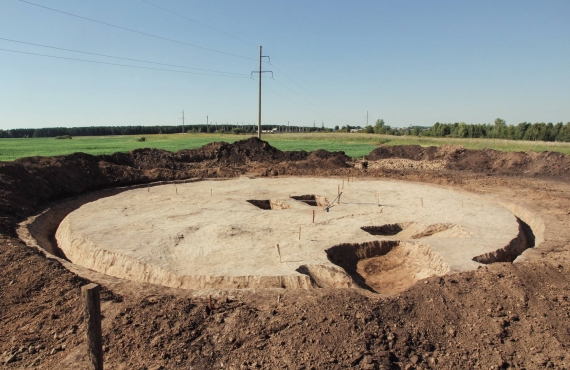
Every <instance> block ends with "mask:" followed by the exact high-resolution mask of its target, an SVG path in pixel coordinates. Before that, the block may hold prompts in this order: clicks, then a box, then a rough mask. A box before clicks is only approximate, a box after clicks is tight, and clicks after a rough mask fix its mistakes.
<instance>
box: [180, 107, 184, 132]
mask: <svg viewBox="0 0 570 370" xmlns="http://www.w3.org/2000/svg"><path fill="white" fill-rule="evenodd" d="M180 119H181V120H182V133H184V111H182V118H180Z"/></svg>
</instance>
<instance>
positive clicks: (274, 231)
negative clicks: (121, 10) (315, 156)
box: [56, 177, 530, 294]
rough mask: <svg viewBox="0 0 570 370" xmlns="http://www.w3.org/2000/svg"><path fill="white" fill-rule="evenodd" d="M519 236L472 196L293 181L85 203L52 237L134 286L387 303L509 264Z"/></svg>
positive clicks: (176, 188)
mask: <svg viewBox="0 0 570 370" xmlns="http://www.w3.org/2000/svg"><path fill="white" fill-rule="evenodd" d="M339 192H340V193H341V195H340V199H339V198H338V194H339ZM327 209H328V211H327ZM529 238H530V237H529V235H528V233H527V232H525V227H524V223H521V221H520V220H518V219H517V218H516V217H515V216H514V215H513V214H512V213H511V212H510V211H508V210H507V209H506V208H504V207H502V206H501V205H499V204H497V203H496V202H492V201H490V200H487V199H485V198H480V197H477V196H474V195H471V194H470V195H467V194H463V193H459V192H455V191H452V190H448V189H444V188H440V187H436V186H429V185H421V184H414V183H408V182H398V181H382V180H364V179H356V181H351V182H349V181H348V179H346V178H345V179H344V180H343V179H338V178H330V179H325V178H292V177H291V178H255V179H251V178H247V177H242V178H239V179H232V180H223V181H199V182H193V183H185V184H169V185H160V186H151V187H149V188H139V189H134V190H128V191H125V192H122V193H120V194H118V195H114V196H111V197H107V198H101V199H99V200H96V201H93V202H90V203H86V204H84V205H83V206H81V207H80V208H79V209H77V210H75V211H73V212H71V213H70V214H69V215H67V217H66V218H65V219H64V220H63V221H62V222H61V224H60V226H59V228H58V230H57V233H56V239H57V243H58V246H59V248H60V249H61V251H62V252H63V253H64V254H65V257H66V258H67V259H69V260H70V261H71V262H73V263H76V264H79V265H82V266H84V267H87V268H90V269H93V270H96V271H99V272H102V273H105V274H108V275H112V276H117V277H121V278H126V279H131V280H136V281H144V282H149V283H154V284H160V285H164V286H169V287H175V288H183V289H203V288H218V289H233V288H311V287H361V288H365V289H369V290H372V291H376V292H381V293H386V294H390V293H394V292H398V291H401V290H403V289H405V288H407V287H408V286H410V285H411V284H413V283H414V282H415V281H417V280H418V279H422V278H426V277H428V276H432V275H444V274H447V273H452V272H459V271H466V270H470V269H475V268H477V267H478V266H480V265H481V263H489V262H494V261H496V260H504V261H506V260H511V261H512V260H514V258H516V256H517V255H519V254H520V253H521V252H522V251H523V250H524V249H526V248H527V247H528V246H529V243H530V240H529Z"/></svg>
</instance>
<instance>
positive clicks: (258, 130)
mask: <svg viewBox="0 0 570 370" xmlns="http://www.w3.org/2000/svg"><path fill="white" fill-rule="evenodd" d="M262 49H263V46H260V47H259V71H254V72H251V73H259V102H258V103H259V104H258V112H257V137H258V138H259V139H261V74H262V73H265V72H269V73H271V76H273V72H271V71H262V70H261V59H262V58H269V57H268V56H267V55H263V52H262Z"/></svg>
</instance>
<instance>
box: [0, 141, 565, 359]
mask: <svg viewBox="0 0 570 370" xmlns="http://www.w3.org/2000/svg"><path fill="white" fill-rule="evenodd" d="M385 150H388V151H392V152H391V154H390V153H388V154H387V152H385ZM378 151H379V152H380V153H378ZM432 151H435V154H429V153H431V152H432ZM439 152H445V153H446V154H437V153H439ZM375 153H376V154H375ZM401 153H404V154H401ZM413 153H417V154H413ZM418 153H419V154H418ZM426 153H428V154H426ZM390 158H391V159H394V158H400V159H408V160H411V161H424V162H425V161H434V160H445V161H446V164H445V170H418V169H415V168H417V167H415V168H411V169H401V170H397V169H383V168H382V167H377V168H368V167H367V166H362V165H360V166H355V163H353V162H351V161H350V160H349V159H348V158H346V156H344V154H342V153H333V154H331V153H326V152H313V153H310V154H309V153H304V152H297V153H283V152H280V151H278V150H276V149H274V148H272V147H270V146H269V145H267V144H266V143H263V142H260V141H258V140H256V139H249V140H247V141H242V142H238V143H235V144H232V145H230V144H220V143H217V144H210V145H208V146H205V147H203V148H201V149H197V150H194V151H181V152H178V153H169V152H164V151H156V150H150V149H148V150H137V151H133V152H130V153H127V154H115V155H113V156H99V157H96V156H90V155H86V154H74V155H70V156H62V157H55V158H26V159H21V160H18V161H15V162H10V163H0V228H1V229H0V230H1V231H0V234H1V235H0V368H8V369H20V368H37V369H44V368H46V369H47V368H69V369H77V368H82V367H83V365H82V364H83V363H84V361H85V358H84V352H85V340H84V335H85V334H84V333H85V332H84V327H83V323H82V313H81V309H82V305H81V299H80V287H81V286H82V285H84V284H86V283H87V280H85V279H83V278H79V277H78V276H76V275H75V274H74V273H72V272H70V271H68V270H67V269H66V268H64V267H63V266H62V265H61V263H60V262H58V261H57V260H54V259H53V258H49V257H46V256H45V255H44V254H43V253H40V252H39V251H37V250H36V249H33V248H30V247H28V246H26V245H25V244H24V243H23V242H22V241H21V240H19V239H18V238H17V237H16V234H15V228H16V223H17V222H19V221H22V220H24V219H25V218H26V217H28V216H31V215H33V214H36V213H38V212H39V211H41V210H42V209H43V208H44V207H46V206H48V205H49V204H50V202H57V201H59V200H61V199H64V198H67V197H72V196H75V195H78V194H85V193H87V192H91V191H95V190H97V189H103V188H108V187H115V186H121V185H133V184H145V183H148V182H152V181H167V180H183V179H188V178H198V177H199V178H217V177H233V176H238V175H242V174H249V175H257V176H276V175H283V174H287V175H300V176H303V175H310V176H349V175H352V176H357V178H356V181H358V177H370V178H397V179H401V180H408V181H418V182H425V183H431V184H438V185H442V186H450V187H451V188H453V189H458V190H461V191H466V192H474V193H479V194H484V195H486V196H488V197H491V198H495V199H496V200H497V201H502V202H505V201H508V202H511V203H512V204H515V205H516V206H517V207H520V208H521V209H524V210H526V211H525V212H527V213H528V215H529V217H531V218H532V217H536V218H540V219H542V220H543V221H544V224H545V225H546V228H545V230H544V231H543V235H544V242H542V243H541V244H540V245H538V246H536V247H535V248H533V249H532V250H528V251H527V252H525V254H524V255H523V256H521V258H520V259H519V260H517V262H515V263H495V264H490V265H487V266H485V267H482V268H480V269H479V270H476V271H471V272H465V273H460V274H454V275H447V276H444V277H441V278H440V277H431V278H427V279H425V280H422V281H419V282H418V283H417V284H416V285H414V286H412V287H411V288H409V289H408V290H406V291H404V292H403V293H400V294H399V295H397V296H380V295H373V294H363V293H362V292H361V291H357V290H354V289H311V290H284V289H269V290H267V289H265V290H233V291H222V290H220V291H218V290H216V291H214V290H211V291H203V292H200V291H182V290H176V289H170V288H164V287H157V286H154V285H150V284H144V283H133V282H125V281H121V280H120V279H113V278H107V277H104V276H98V275H96V274H94V275H93V279H96V280H97V281H99V282H100V283H102V284H103V286H104V291H103V296H102V298H103V302H102V311H103V315H104V319H103V333H104V345H105V351H106V352H105V363H106V368H108V369H160V368H163V369H188V368H195V369H212V368H224V369H232V368H233V369H240V368H263V369H275V368H290V369H311V368H314V369H338V368H350V367H352V368H362V369H414V368H416V369H431V368H433V369H457V368H477V369H479V368H481V369H483V368H484V369H490V368H491V369H506V368H513V369H522V368H526V369H537V368H558V369H565V368H570V358H569V355H568V346H569V345H570V299H569V295H570V263H569V248H570V227H569V226H570V184H569V182H568V179H569V178H568V177H569V169H568V163H569V158H568V156H564V155H559V154H553V153H541V154H536V153H499V152H492V153H491V152H490V151H481V152H479V151H466V150H462V149H452V150H450V149H449V148H443V149H426V150H420V149H417V148H415V149H410V148H409V147H404V148H397V147H395V148H391V149H386V148H379V149H377V150H376V151H374V152H373V153H371V155H370V156H369V157H368V162H369V163H371V162H373V161H377V160H382V159H390ZM485 164H486V165H485ZM527 171H528V172H527ZM208 295H211V296H212V300H213V309H212V310H210V309H209V308H208V307H207V306H208V304H207V302H208V299H207V297H208Z"/></svg>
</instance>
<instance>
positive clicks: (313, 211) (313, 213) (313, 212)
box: [313, 209, 315, 223]
mask: <svg viewBox="0 0 570 370" xmlns="http://www.w3.org/2000/svg"><path fill="white" fill-rule="evenodd" d="M313 223H315V210H314V209H313Z"/></svg>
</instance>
